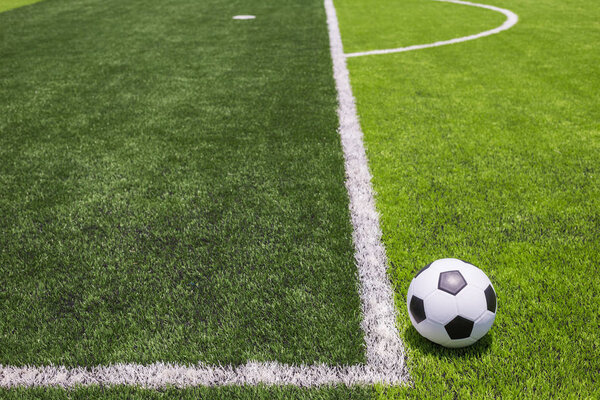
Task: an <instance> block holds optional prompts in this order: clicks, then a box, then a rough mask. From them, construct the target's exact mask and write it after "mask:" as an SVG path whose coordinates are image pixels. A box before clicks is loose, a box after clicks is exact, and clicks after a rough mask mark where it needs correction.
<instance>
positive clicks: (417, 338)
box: [404, 325, 494, 358]
mask: <svg viewBox="0 0 600 400" xmlns="http://www.w3.org/2000/svg"><path fill="white" fill-rule="evenodd" d="M404 340H405V342H406V344H407V345H409V346H410V347H411V348H413V349H418V350H419V351H420V352H421V353H423V354H428V355H434V356H436V357H439V358H441V357H445V356H448V355H450V356H452V357H465V358H469V357H480V356H482V355H483V354H486V353H488V352H489V351H490V350H491V348H492V344H493V343H494V335H493V334H492V333H491V332H490V333H488V334H487V335H485V336H484V337H482V338H481V339H479V340H478V341H477V342H475V343H474V344H472V345H471V346H468V347H459V348H450V347H444V346H442V345H439V344H436V343H434V342H432V341H430V340H428V339H425V338H424V337H423V336H421V335H420V334H419V332H417V330H416V329H415V327H414V326H412V325H409V326H407V327H406V329H405V330H404Z"/></svg>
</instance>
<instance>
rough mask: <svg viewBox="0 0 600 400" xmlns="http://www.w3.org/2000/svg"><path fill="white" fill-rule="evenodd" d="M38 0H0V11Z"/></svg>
mask: <svg viewBox="0 0 600 400" xmlns="http://www.w3.org/2000/svg"><path fill="white" fill-rule="evenodd" d="M39 1H41V0H0V12H3V11H8V10H12V9H14V8H18V7H23V6H27V5H30V4H34V3H37V2H39Z"/></svg>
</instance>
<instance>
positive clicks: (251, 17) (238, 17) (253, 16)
mask: <svg viewBox="0 0 600 400" xmlns="http://www.w3.org/2000/svg"><path fill="white" fill-rule="evenodd" d="M254 18H256V16H255V15H236V16H235V17H233V19H242V20H243V19H254Z"/></svg>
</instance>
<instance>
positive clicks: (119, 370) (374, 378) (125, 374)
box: [0, 362, 398, 389]
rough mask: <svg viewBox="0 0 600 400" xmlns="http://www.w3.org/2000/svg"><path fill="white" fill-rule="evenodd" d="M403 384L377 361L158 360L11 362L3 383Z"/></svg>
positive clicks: (1, 374)
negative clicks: (375, 363) (14, 364)
mask: <svg viewBox="0 0 600 400" xmlns="http://www.w3.org/2000/svg"><path fill="white" fill-rule="evenodd" d="M374 383H384V384H394V383H398V382H397V381H396V380H394V379H393V377H390V375H389V374H388V371H387V370H386V369H380V368H377V367H374V366H371V365H351V366H341V367H336V366H328V365H322V364H319V365H309V366H306V365H300V366H293V365H285V364H280V363H277V362H266V363H264V362H263V363H259V362H248V363H246V364H245V365H241V366H239V367H232V366H215V365H202V364H198V365H196V366H193V365H192V366H187V365H175V364H166V363H154V364H150V365H140V364H114V365H109V366H97V367H93V368H81V367H76V368H66V367H63V366H47V367H11V366H0V387H5V388H11V387H17V386H20V387H34V386H57V387H62V388H74V387H78V386H92V385H102V386H115V385H129V386H139V387H143V388H149V389H159V388H164V387H165V386H167V385H169V386H175V387H178V388H183V387H189V386H209V387H215V386H233V385H236V386H241V385H259V384H262V385H293V386H299V387H316V386H324V385H346V386H352V385H372V384H374Z"/></svg>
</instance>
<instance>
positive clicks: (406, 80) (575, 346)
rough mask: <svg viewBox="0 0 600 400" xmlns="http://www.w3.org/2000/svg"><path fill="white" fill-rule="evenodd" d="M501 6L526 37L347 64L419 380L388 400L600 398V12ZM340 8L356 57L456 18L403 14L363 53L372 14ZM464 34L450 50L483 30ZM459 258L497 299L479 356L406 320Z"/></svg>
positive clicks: (436, 10)
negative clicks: (423, 274)
mask: <svg viewBox="0 0 600 400" xmlns="http://www.w3.org/2000/svg"><path fill="white" fill-rule="evenodd" d="M357 3H358V6H356V5H357ZM490 3H492V4H494V5H496V6H499V7H505V8H508V9H510V10H512V11H514V12H516V13H517V14H518V15H519V16H520V22H519V24H518V25H517V26H515V27H514V28H513V29H512V30H509V31H507V32H504V33H501V34H499V35H495V36H492V37H488V38H484V39H480V40H477V41H472V42H468V43H462V44H459V45H453V46H446V47H440V48H433V49H427V50H421V51H417V52H410V53H402V54H395V55H386V56H371V57H364V58H356V59H350V60H349V69H350V74H351V80H352V84H353V87H354V93H355V96H356V97H357V102H358V111H359V114H360V116H361V122H362V125H363V128H364V131H365V140H366V145H367V147H368V149H367V153H368V157H369V160H370V166H371V169H372V172H373V175H374V186H375V190H376V191H377V193H378V195H377V206H378V209H379V210H380V212H381V215H382V219H381V222H382V230H383V235H384V242H385V245H386V248H387V252H388V256H389V260H390V273H391V275H392V279H393V281H394V283H395V285H396V287H397V299H396V300H397V305H398V308H399V310H400V313H401V315H400V321H399V323H400V326H401V333H402V337H403V339H404V341H405V343H406V346H407V348H408V351H409V361H408V365H409V368H410V373H411V374H412V378H413V380H414V382H413V385H412V387H408V388H397V389H388V390H380V398H382V399H391V398H405V397H408V398H416V399H423V398H450V399H451V398H598V397H599V396H600V389H598V388H599V387H600V385H599V384H598V383H599V382H598V371H599V370H600V362H599V361H598V357H597V354H598V349H599V345H600V336H599V332H600V330H599V328H600V326H599V320H598V309H599V306H600V298H599V297H598V279H597V276H598V275H599V274H600V268H599V265H600V213H599V210H600V200H599V199H600V179H599V178H600V175H599V172H600V171H599V167H600V123H599V121H600V94H599V93H600V91H599V89H600V54H599V53H598V52H597V51H595V50H596V49H598V46H599V45H600V40H599V38H600V24H599V23H598V21H600V9H599V7H598V4H597V2H594V1H591V0H571V1H565V2H554V1H549V0H542V1H532V0H528V1H516V0H498V1H494V2H490ZM336 6H337V8H338V10H339V15H340V19H341V20H340V24H341V32H342V38H343V39H344V41H345V44H346V40H347V41H348V43H349V45H348V46H347V48H348V47H349V48H350V49H352V50H367V49H369V48H386V46H390V40H389V39H388V38H389V37H391V36H392V34H393V33H394V32H399V38H400V39H402V40H401V41H402V43H400V45H407V44H415V43H414V42H421V43H427V42H429V41H426V40H423V38H422V37H421V33H418V35H419V36H420V37H419V40H414V41H413V40H408V39H407V40H404V37H406V36H407V35H408V34H407V33H406V32H407V31H408V32H420V31H422V30H423V29H424V27H423V25H422V23H421V21H422V20H423V19H430V20H431V21H440V20H442V19H444V14H443V13H444V12H445V11H444V9H443V8H441V5H440V4H437V3H434V2H426V1H422V2H414V1H404V2H397V3H396V8H395V10H394V12H396V11H397V12H398V13H400V14H401V15H400V16H398V18H401V19H403V21H405V23H403V24H398V26H396V27H394V29H395V30H394V32H392V30H391V29H392V27H391V25H389V26H388V25H387V23H383V24H381V27H382V28H386V29H387V28H388V27H389V30H388V31H386V32H384V33H381V34H380V35H379V36H378V37H369V38H366V39H361V38H359V36H360V35H361V34H362V33H361V32H362V29H363V28H362V25H360V26H359V28H356V29H355V25H354V21H355V20H354V19H355V18H356V19H358V18H359V17H361V16H362V15H363V14H364V10H365V7H370V6H371V3H370V2H366V1H359V0H338V1H336ZM448 7H452V5H448ZM454 7H456V12H457V13H459V12H464V13H465V15H467V13H468V12H469V10H468V9H465V7H462V6H454ZM476 12H477V10H473V13H474V14H473V16H474V17H475V16H476ZM488 12H489V13H491V14H493V13H492V12H490V11H488ZM414 13H421V14H419V16H417V17H415V18H414V19H410V18H408V17H406V16H412V15H413V14H414ZM422 13H425V14H422ZM348 15H352V17H348ZM402 15H404V16H402ZM457 15H458V14H457ZM395 17H396V15H395V14H394V15H393V14H392V13H391V12H390V14H389V15H388V16H387V17H386V18H387V19H386V20H389V21H391V20H393V19H394V18H395ZM500 17H501V18H502V16H500ZM477 18H478V17H477ZM450 22H452V23H455V24H456V25H455V30H456V32H449V30H450V26H447V27H445V28H444V29H445V30H447V33H448V36H447V38H450V37H456V36H460V35H461V34H464V33H465V31H466V30H467V29H466V27H467V26H470V24H471V23H473V24H474V25H473V26H479V25H480V21H473V20H471V19H466V20H463V21H459V20H457V21H450ZM413 23H414V25H413ZM493 26H495V23H494V24H491V25H490V26H487V27H484V28H483V29H487V28H491V27H493ZM359 29H361V30H360V31H359ZM478 29H479V28H478ZM409 36H410V35H409ZM379 38H381V43H378V40H379ZM440 38H441V37H433V36H432V39H433V40H431V41H434V40H439V39H440ZM366 42H368V45H364V47H367V48H363V43H366ZM393 47H396V45H393ZM453 256H454V257H460V258H463V259H466V260H469V261H470V262H472V263H474V264H475V265H478V266H480V267H481V268H482V269H483V270H484V271H485V272H486V273H487V274H488V275H489V276H490V278H491V280H492V282H493V283H494V285H495V287H496V290H497V292H498V297H499V300H498V316H497V318H496V323H495V325H494V326H493V327H492V330H491V332H490V333H489V335H488V336H486V337H485V338H484V339H483V340H482V342H481V343H478V344H477V345H475V346H473V347H471V348H468V349H465V350H445V349H443V348H441V347H439V346H437V345H433V344H431V343H429V342H428V341H426V340H424V339H422V338H421V337H419V335H418V334H417V333H416V331H415V330H414V328H412V327H411V326H410V322H409V319H408V315H407V312H406V306H405V301H406V300H405V296H406V291H407V289H408V285H409V283H410V280H411V279H412V276H413V274H414V273H415V272H416V271H418V270H419V269H420V268H421V267H422V266H423V265H425V264H427V263H429V262H431V261H433V260H435V259H438V258H443V257H453Z"/></svg>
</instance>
